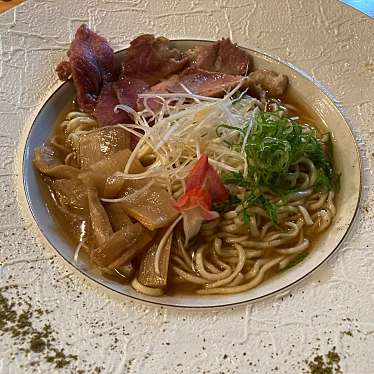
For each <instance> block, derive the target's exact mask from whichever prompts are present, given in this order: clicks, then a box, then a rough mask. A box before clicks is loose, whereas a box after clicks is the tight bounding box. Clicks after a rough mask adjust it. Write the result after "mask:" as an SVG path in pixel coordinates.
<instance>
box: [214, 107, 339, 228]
mask: <svg viewBox="0 0 374 374" xmlns="http://www.w3.org/2000/svg"><path fill="white" fill-rule="evenodd" d="M221 127H225V128H231V127H230V126H226V125H221ZM243 128H244V130H242V131H241V132H240V134H241V139H242V142H243V140H244V138H245V136H244V134H245V133H246V129H247V127H245V126H244V127H243ZM324 138H325V140H321V139H319V137H318V136H317V131H316V130H315V129H313V128H307V127H305V126H301V125H300V124H298V123H297V122H295V121H292V120H290V119H289V118H287V117H285V116H283V115H281V114H280V112H271V113H270V112H262V111H258V112H257V113H256V114H255V115H254V119H253V125H252V129H251V132H250V134H249V136H248V138H247V141H246V144H245V146H244V149H245V155H246V160H247V164H248V173H247V175H246V176H245V177H244V175H243V174H242V173H239V172H231V173H227V174H226V175H224V177H223V181H224V183H225V184H227V185H234V186H238V187H243V188H245V190H246V191H248V194H247V196H246V198H245V199H244V200H243V202H242V204H243V206H244V207H246V208H248V207H250V206H258V207H261V208H262V209H264V210H265V212H266V214H267V215H268V217H269V218H270V219H271V220H272V222H273V223H275V224H276V223H277V220H278V212H277V211H278V208H279V206H277V205H275V204H274V203H273V202H272V201H270V199H269V195H268V194H266V193H265V192H264V191H271V192H273V193H274V194H276V195H280V196H285V195H286V194H287V193H289V192H293V191H297V190H298V185H297V183H300V182H298V181H297V179H296V180H294V181H293V182H292V178H290V175H292V173H294V170H295V169H294V168H295V165H296V164H297V163H298V162H299V161H300V160H301V159H302V158H305V159H309V160H310V161H311V162H312V163H313V164H314V166H315V168H316V173H317V178H316V182H315V184H314V186H313V188H314V190H315V191H316V192H319V191H323V192H326V191H330V190H337V189H338V186H339V176H338V175H336V173H335V172H334V169H333V167H332V140H331V136H330V135H329V134H326V135H325V136H324ZM237 146H239V147H242V144H238V145H237ZM296 178H297V177H296ZM299 186H300V184H299ZM247 213H248V212H247ZM247 213H245V214H247ZM243 219H246V217H244V216H243Z"/></svg>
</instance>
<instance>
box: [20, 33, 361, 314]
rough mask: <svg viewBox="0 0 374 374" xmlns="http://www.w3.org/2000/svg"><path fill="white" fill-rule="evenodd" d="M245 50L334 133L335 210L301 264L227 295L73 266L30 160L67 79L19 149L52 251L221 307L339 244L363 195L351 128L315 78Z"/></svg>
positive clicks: (64, 98) (320, 258)
mask: <svg viewBox="0 0 374 374" xmlns="http://www.w3.org/2000/svg"><path fill="white" fill-rule="evenodd" d="M173 43H174V45H175V46H176V47H178V48H180V49H182V50H185V49H188V48H190V47H191V46H194V45H197V44H206V43H209V41H201V40H176V41H174V42H173ZM248 51H249V52H250V53H251V55H252V56H253V58H254V63H255V66H256V67H260V68H269V69H272V70H274V71H276V72H278V73H284V74H286V75H288V77H289V79H290V87H291V89H292V91H293V94H294V95H297V97H299V99H300V100H301V101H304V102H305V103H307V105H308V107H309V109H310V110H311V111H312V112H314V113H315V114H316V115H318V117H319V118H320V119H321V120H322V121H323V122H324V124H325V125H326V126H327V127H328V129H329V131H331V133H332V134H333V137H334V156H335V168H336V169H337V171H338V172H339V173H341V175H342V176H341V189H340V192H339V193H338V195H337V197H336V206H337V215H336V217H335V219H334V221H333V223H332V225H331V227H330V229H329V230H328V231H327V232H326V233H325V234H324V235H323V236H322V238H321V239H320V241H319V242H318V245H317V246H316V247H315V248H314V249H313V251H312V252H311V253H310V255H309V256H308V257H307V258H306V259H305V260H304V261H303V262H302V263H300V264H299V265H297V266H295V267H293V268H291V269H289V270H287V271H285V272H281V273H279V274H278V275H276V276H274V277H272V278H270V279H269V280H268V281H266V282H264V283H262V284H260V285H259V286H258V287H256V288H254V289H252V290H249V291H247V292H243V293H240V294H235V295H225V296H198V295H196V296H195V295H180V296H167V295H166V296H162V297H157V298H156V297H150V296H146V295H143V294H140V293H137V292H136V291H134V290H133V289H132V288H131V286H129V285H123V284H119V283H117V282H115V281H111V280H109V279H107V278H105V277H103V276H101V275H100V274H98V273H97V272H96V271H94V270H93V269H91V268H90V267H89V266H88V265H87V264H86V265H82V266H77V265H76V264H74V262H73V255H74V248H72V246H71V244H70V243H69V242H67V241H66V239H65V238H64V237H63V236H61V235H60V234H59V232H60V230H59V229H58V227H57V226H56V223H55V222H54V219H53V217H51V215H50V214H49V212H48V209H47V206H46V204H45V202H44V201H43V197H42V194H41V184H40V180H39V176H38V173H37V171H36V170H35V169H34V167H33V164H32V155H33V150H34V148H35V147H38V146H40V145H41V144H42V143H43V142H45V140H46V139H47V137H48V136H49V134H50V133H51V130H52V126H53V124H55V123H56V122H57V121H58V120H60V119H61V118H63V116H64V114H65V113H66V112H67V111H68V109H69V105H70V104H71V100H72V98H73V97H74V87H73V84H72V83H71V82H67V83H64V84H62V85H61V86H60V88H58V89H57V91H55V92H54V93H53V94H52V96H50V97H49V98H48V100H47V101H46V103H45V104H44V106H43V107H42V108H41V110H40V112H39V114H38V115H37V117H36V118H35V121H34V122H33V124H32V125H31V128H30V131H29V134H28V137H27V140H26V143H25V148H24V154H23V162H22V163H23V165H22V167H23V187H24V192H25V195H26V199H27V202H28V206H29V208H30V210H31V213H32V216H33V218H34V220H35V223H36V225H37V227H38V229H39V230H40V231H41V233H42V235H44V237H45V238H46V239H47V241H48V242H49V244H50V245H51V246H52V247H53V248H54V249H55V251H56V252H57V253H59V254H60V255H61V256H62V257H63V258H64V259H65V260H66V261H68V262H69V263H70V264H71V265H72V266H74V267H75V268H76V269H77V270H78V271H80V272H82V273H83V274H84V275H85V276H87V277H89V278H90V279H92V280H94V281H96V282H97V283H99V284H101V285H102V286H104V287H107V288H109V289H111V290H112V291H115V292H118V293H119V294H121V295H124V296H127V297H130V298H133V299H137V300H141V301H145V302H150V303H154V304H159V305H166V306H175V307H185V308H211V307H223V306H232V305H236V304H241V303H246V302H249V301H254V300H258V299H260V298H264V297H266V296H270V295H272V294H274V293H276V292H278V291H281V290H284V289H286V288H287V287H290V286H291V285H293V284H295V283H296V282H298V281H300V280H302V279H303V278H305V277H307V276H308V275H310V274H311V273H312V272H313V271H314V270H315V269H316V268H317V267H319V266H320V265H321V264H322V263H323V262H325V261H326V260H327V259H328V258H329V257H330V256H331V255H332V254H333V252H334V251H335V250H336V249H337V248H338V247H339V245H341V243H342V241H343V240H344V238H345V237H346V235H347V233H348V231H349V229H350V227H351V225H352V223H353V220H354V217H355V215H356V212H357V209H358V205H359V201H360V195H361V163H360V157H359V152H358V149H357V145H356V142H355V140H354V137H353V135H352V132H351V129H350V127H349V125H348V123H347V121H346V119H345V118H344V116H343V114H342V113H341V112H340V111H339V109H338V108H337V107H336V106H335V105H334V103H333V100H332V99H331V97H330V96H329V95H328V93H327V92H326V91H325V90H324V89H323V88H322V86H321V85H320V84H319V83H317V82H315V81H313V80H312V79H311V78H309V77H308V76H307V75H306V74H305V73H303V72H301V71H300V70H298V69H296V68H295V67H293V66H291V65H289V64H286V63H284V62H281V61H278V60H275V59H273V58H271V57H269V56H267V55H265V54H263V53H259V52H256V51H253V50H248ZM121 53H124V52H123V51H122V52H119V53H118V55H120V54H121ZM347 150H349V151H347Z"/></svg>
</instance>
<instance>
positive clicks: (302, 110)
mask: <svg viewBox="0 0 374 374" xmlns="http://www.w3.org/2000/svg"><path fill="white" fill-rule="evenodd" d="M282 103H283V104H285V105H290V108H291V109H290V111H289V114H290V115H292V116H293V115H295V116H298V117H299V121H298V122H300V123H308V124H310V125H312V126H313V127H316V128H317V130H318V131H319V132H320V133H321V134H323V133H325V132H327V126H326V124H325V123H323V122H322V120H321V118H320V117H319V116H318V115H317V113H316V112H315V111H314V110H313V109H312V108H310V106H308V104H307V103H306V102H304V101H302V100H301V99H300V98H299V97H298V96H297V95H296V94H295V92H294V91H293V89H292V87H289V89H288V91H287V94H286V95H284V97H283V99H282ZM72 110H77V108H76V106H75V104H74V103H73V102H72V105H71V108H70V110H69V111H67V112H66V113H61V115H60V116H59V118H58V120H57V121H56V123H55V124H54V125H53V131H52V133H51V136H50V137H48V140H47V142H46V144H48V143H49V141H50V140H51V139H52V137H53V136H56V135H63V134H62V132H61V129H60V127H59V124H60V123H61V122H62V121H63V120H64V118H65V116H66V114H67V113H68V112H70V111H72ZM39 182H40V189H41V191H42V195H43V199H44V201H45V203H46V206H47V208H48V211H49V213H50V215H51V216H52V217H53V218H54V220H55V222H56V227H57V228H58V231H59V233H60V235H61V236H62V237H64V239H65V240H66V241H67V242H68V243H69V244H71V247H72V256H73V254H74V250H75V248H76V246H77V243H78V238H79V236H80V231H75V229H74V226H73V225H72V224H71V222H70V221H69V218H68V217H67V216H66V215H64V214H63V213H62V212H61V211H60V209H58V206H57V203H56V199H55V197H54V194H53V192H52V190H51V187H50V183H51V180H50V179H49V178H46V177H43V176H40V177H39ZM322 235H323V233H322ZM320 237H321V234H318V235H316V236H314V237H312V238H310V237H309V239H311V245H310V247H309V249H308V252H310V251H312V250H313V249H314V248H315V247H316V246H317V244H318V241H319V239H320ZM273 256H274V255H273ZM80 258H81V256H80ZM84 258H85V260H86V261H87V262H88V256H87V255H86V254H85V255H84ZM81 261H82V258H81ZM135 262H136V259H135ZM169 269H170V267H169ZM95 271H96V270H95ZM281 273H282V271H279V270H276V268H273V269H271V270H269V271H268V272H267V273H266V275H265V278H264V280H267V279H269V278H272V277H274V276H277V275H279V274H281ZM107 277H108V278H110V279H114V280H116V281H118V282H120V283H127V282H126V281H125V280H124V279H123V278H121V277H120V276H118V277H116V276H114V277H113V276H109V275H108V276H107ZM198 288H199V286H197V285H194V284H192V283H188V282H175V283H171V282H168V288H167V294H168V295H176V294H185V295H190V294H193V293H194V292H195V291H196V290H197V289H198Z"/></svg>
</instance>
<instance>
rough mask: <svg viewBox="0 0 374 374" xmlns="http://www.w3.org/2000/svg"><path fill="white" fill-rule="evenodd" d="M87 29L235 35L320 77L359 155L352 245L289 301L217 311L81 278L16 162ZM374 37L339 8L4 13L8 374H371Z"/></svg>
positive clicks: (67, 8)
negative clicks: (151, 300)
mask: <svg viewBox="0 0 374 374" xmlns="http://www.w3.org/2000/svg"><path fill="white" fill-rule="evenodd" d="M82 22H87V23H88V24H89V25H90V26H91V27H93V28H94V29H95V30H96V31H97V32H99V33H102V34H103V35H105V36H106V37H108V38H109V40H110V41H111V43H112V44H113V45H114V47H115V48H119V47H123V46H125V45H126V44H127V43H128V42H129V40H131V39H132V38H133V37H134V36H136V35H138V34H139V33H145V32H146V33H157V34H162V35H166V36H169V37H170V38H188V37H191V38H211V39H217V38H220V37H222V36H229V37H231V38H232V39H233V40H234V41H236V42H237V43H239V44H241V45H243V46H248V47H252V48H255V49H259V50H263V51H266V52H268V53H269V54H272V55H273V56H276V57H279V58H281V59H283V60H286V61H289V62H291V63H293V64H295V65H297V66H299V67H300V68H302V69H304V70H305V71H307V72H308V73H309V74H310V75H312V76H313V77H315V78H316V79H318V80H320V81H322V82H323V84H324V85H325V86H326V87H328V89H329V90H330V91H331V92H332V93H333V94H334V95H335V97H336V98H337V100H338V101H339V102H340V103H341V104H342V105H343V107H344V108H345V109H346V111H347V112H348V115H349V116H350V118H351V119H352V123H353V126H354V132H355V135H356V139H357V141H358V143H359V146H360V150H361V154H362V157H363V163H364V184H365V188H364V198H363V201H362V204H361V207H360V212H359V216H358V219H357V222H356V225H355V227H354V230H353V233H352V235H351V238H350V239H349V240H348V241H346V242H345V244H344V245H343V247H342V248H341V249H340V250H339V251H338V252H337V254H336V255H335V256H334V257H333V258H332V259H331V260H330V261H329V262H328V263H327V264H325V265H324V266H322V267H321V268H320V269H319V270H318V271H316V272H315V273H314V274H313V276H312V277H310V278H309V279H307V280H305V281H304V282H302V283H301V284H299V285H298V286H296V287H294V288H292V289H290V290H289V291H287V292H286V293H283V294H278V295H276V296H274V297H271V298H269V299H266V300H265V301H261V302H257V303H254V304H250V305H247V306H241V307H236V308H232V309H227V310H220V311H205V312H193V311H188V312H186V311H176V310H170V309H161V308H156V307H150V306H146V305H142V304H139V303H134V302H131V301H128V300H124V299H118V298H116V297H115V296H113V295H109V294H107V293H106V292H105V291H104V290H103V289H102V288H100V287H97V286H95V285H93V284H92V283H89V282H88V281H86V280H84V279H83V278H82V277H81V276H80V275H78V274H76V273H75V272H74V273H72V271H71V269H70V268H67V267H66V265H65V264H64V263H62V262H61V261H60V259H59V258H58V256H57V255H56V254H55V253H54V252H52V251H51V250H49V249H47V248H44V246H43V244H42V242H41V241H40V238H38V236H37V235H35V234H34V229H33V226H32V224H30V223H29V222H28V220H26V219H25V218H24V217H25V214H24V212H22V209H20V207H19V203H18V202H17V197H16V196H17V188H18V187H17V183H16V180H17V175H19V169H18V166H17V162H16V160H17V154H19V152H20V149H19V147H18V142H19V139H20V137H21V134H22V133H23V129H24V128H25V126H26V125H27V124H29V123H30V122H31V121H32V118H33V117H34V116H35V114H36V113H37V111H38V109H39V108H40V107H41V105H42V104H43V102H44V101H45V100H46V98H47V97H48V95H49V94H50V93H51V92H52V90H54V89H55V88H56V87H57V86H58V85H59V83H58V81H57V78H56V75H55V73H54V66H55V65H56V63H57V62H59V61H60V60H61V58H62V56H63V55H64V51H65V50H66V49H67V47H68V45H69V40H71V38H72V36H73V35H74V32H75V30H76V28H77V26H78V25H80V24H81V23H82ZM373 34H374V22H373V20H371V19H370V18H368V17H366V16H364V15H363V14H361V13H359V12H357V11H355V10H354V9H352V8H350V7H348V6H345V5H343V4H341V3H339V2H337V1H335V0H323V1H322V0H319V1H317V0H315V1H307V0H304V1H302V0H288V1H284V2H282V5H281V6H280V5H279V1H277V0H268V1H266V2H259V1H255V0H236V1H234V0H232V1H230V0H206V1H199V0H196V1H177V0H164V1H151V0H150V1H140V0H127V1H125V0H123V1H122V0H81V1H75V0H65V1H59V0H48V1H47V0H45V1H43V0H29V1H27V2H26V3H23V4H22V5H20V6H18V7H16V8H14V9H12V10H10V11H9V12H7V13H4V14H2V15H1V16H0V53H1V57H0V116H1V117H0V118H1V121H0V127H1V131H0V185H1V188H0V287H1V288H0V336H1V338H0V373H28V372H39V373H52V372H67V373H69V372H74V373H80V372H82V373H84V372H88V373H94V372H102V373H118V374H119V373H139V374H140V373H155V372H157V373H225V374H226V373H271V372H278V373H304V372H305V373H308V372H313V371H312V370H313V365H314V366H319V367H320V368H321V367H322V368H323V367H324V368H325V370H329V369H328V368H333V369H334V370H335V371H331V372H336V373H340V372H342V373H352V374H365V373H367V374H371V373H373V372H374V355H373V354H372V351H373V347H374V313H373V310H374V275H373V274H374V251H373V249H374V234H373V229H372V225H373V223H374V217H373V208H374V199H373V189H370V188H369V186H371V184H372V183H373V174H372V173H373V168H372V162H373V156H374V153H373V152H374V149H373V146H374V141H373V131H374V130H373V124H372V123H373V120H374V104H373V102H374V90H373V84H374V52H373V51H374V39H373V37H372V35H373ZM339 360H340V361H339ZM338 361H339V362H338ZM313 362H314V364H313ZM321 370H322V369H321ZM316 372H317V373H318V371H316ZM321 372H323V373H330V371H321Z"/></svg>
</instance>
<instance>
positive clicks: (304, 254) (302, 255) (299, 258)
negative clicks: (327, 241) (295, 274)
mask: <svg viewBox="0 0 374 374" xmlns="http://www.w3.org/2000/svg"><path fill="white" fill-rule="evenodd" d="M308 255H309V252H302V253H300V254H299V255H297V256H296V257H295V258H293V259H292V260H291V261H290V262H289V263H288V265H287V266H286V267H285V268H284V269H283V270H288V269H291V268H292V267H294V266H296V265H298V264H300V262H302V261H304V259H305V258H306V257H307V256H308Z"/></svg>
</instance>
